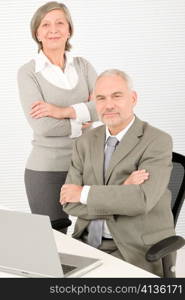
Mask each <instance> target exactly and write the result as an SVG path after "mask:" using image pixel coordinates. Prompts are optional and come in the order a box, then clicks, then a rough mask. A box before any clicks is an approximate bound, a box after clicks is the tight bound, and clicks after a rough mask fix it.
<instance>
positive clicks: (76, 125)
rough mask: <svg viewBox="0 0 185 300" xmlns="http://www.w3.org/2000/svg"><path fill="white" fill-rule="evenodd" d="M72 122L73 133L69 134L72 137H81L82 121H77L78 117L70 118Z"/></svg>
mask: <svg viewBox="0 0 185 300" xmlns="http://www.w3.org/2000/svg"><path fill="white" fill-rule="evenodd" d="M70 123H71V135H70V136H69V137H70V138H71V139H73V138H76V137H79V136H81V135H82V123H81V122H79V121H77V120H76V119H70Z"/></svg>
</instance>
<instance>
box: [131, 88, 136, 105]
mask: <svg viewBox="0 0 185 300" xmlns="http://www.w3.org/2000/svg"><path fill="white" fill-rule="evenodd" d="M131 97H132V103H133V106H135V105H136V104H137V93H136V91H132V95H131Z"/></svg>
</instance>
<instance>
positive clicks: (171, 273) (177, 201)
mask: <svg viewBox="0 0 185 300" xmlns="http://www.w3.org/2000/svg"><path fill="white" fill-rule="evenodd" d="M172 162H173V169H172V173H171V177H170V182H169V189H170V190H171V193H172V202H171V207H172V213H173V217H174V225H175V226H176V224H177V219H178V216H179V213H180V210H181V207H182V205H183V201H184V198H185V156H183V155H181V154H179V153H175V152H173V153H172ZM184 245H185V239H184V238H183V237H181V236H177V235H176V236H170V237H168V238H165V239H163V240H161V241H159V242H158V243H156V244H155V245H153V246H152V247H151V248H150V249H149V250H148V251H147V253H146V256H145V258H146V260H147V261H149V262H155V261H157V260H159V259H162V265H163V274H164V276H163V277H172V278H174V277H175V266H173V263H172V256H171V253H172V252H174V251H177V250H178V249H180V248H182V247H183V246H184Z"/></svg>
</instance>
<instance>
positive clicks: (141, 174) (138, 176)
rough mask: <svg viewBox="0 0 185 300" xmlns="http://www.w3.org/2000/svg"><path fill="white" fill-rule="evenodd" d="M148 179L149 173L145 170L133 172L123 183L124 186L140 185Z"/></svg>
mask: <svg viewBox="0 0 185 300" xmlns="http://www.w3.org/2000/svg"><path fill="white" fill-rule="evenodd" d="M148 178H149V173H148V172H146V170H144V169H143V170H138V171H134V172H132V173H131V174H130V176H129V177H128V178H127V179H126V180H125V181H124V182H123V184H124V185H127V184H142V183H144V182H145V181H146V180H148Z"/></svg>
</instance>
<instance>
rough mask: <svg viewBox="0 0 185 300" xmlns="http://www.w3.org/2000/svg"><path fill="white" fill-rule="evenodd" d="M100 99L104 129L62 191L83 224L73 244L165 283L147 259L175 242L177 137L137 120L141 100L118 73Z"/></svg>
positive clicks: (83, 144)
mask: <svg viewBox="0 0 185 300" xmlns="http://www.w3.org/2000/svg"><path fill="white" fill-rule="evenodd" d="M94 99H95V102H96V109H97V112H98V115H99V118H100V120H101V121H102V122H103V123H104V125H102V126H100V127H97V128H95V129H93V130H92V131H90V132H88V133H87V134H85V135H84V136H82V137H80V138H79V139H78V140H77V141H76V142H75V144H74V151H73V157H72V162H71V166H70V169H69V173H68V176H67V180H66V184H65V185H64V186H63V187H62V189H61V198H60V202H61V204H64V210H65V211H66V212H67V213H68V214H70V215H73V216H77V217H78V218H77V222H76V225H75V230H74V233H73V237H75V238H77V239H81V240H83V241H85V242H86V243H88V244H90V245H92V246H94V247H97V248H98V249H100V250H103V251H106V252H108V253H110V254H112V255H114V256H116V257H119V258H121V259H124V260H125V261H128V262H130V263H132V264H134V265H137V266H139V267H141V268H144V269H146V270H148V271H150V272H153V273H155V274H157V275H159V276H162V264H161V261H160V262H157V263H148V262H147V261H146V260H145V253H146V251H147V249H148V248H149V247H150V246H151V245H152V244H154V243H156V242H157V241H159V240H160V239H162V238H164V237H168V236H170V235H173V234H174V224H173V216H172V213H171V206H170V202H171V195H170V192H169V190H168V182H169V178H170V173H171V168H172V163H171V155H172V140H171V137H170V136H169V135H168V134H167V133H165V132H163V131H161V130H159V129H157V128H154V127H152V126H151V125H149V124H148V123H146V122H143V121H141V120H140V119H139V118H137V117H136V116H135V115H134V107H135V105H136V102H137V94H136V92H135V91H134V90H133V89H132V83H131V80H130V78H129V77H128V75H127V74H125V73H124V72H122V71H120V70H107V71H105V72H103V73H102V74H100V75H99V77H98V78H97V81H96V85H95V88H94Z"/></svg>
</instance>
